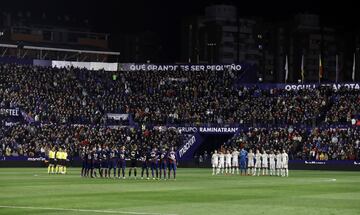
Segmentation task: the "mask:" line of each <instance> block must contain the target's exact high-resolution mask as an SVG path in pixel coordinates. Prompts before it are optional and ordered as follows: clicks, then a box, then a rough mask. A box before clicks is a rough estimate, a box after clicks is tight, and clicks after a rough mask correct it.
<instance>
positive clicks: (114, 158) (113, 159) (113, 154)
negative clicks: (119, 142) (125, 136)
mask: <svg viewBox="0 0 360 215" xmlns="http://www.w3.org/2000/svg"><path fill="white" fill-rule="evenodd" d="M118 160H119V153H118V150H117V149H116V148H115V147H113V148H112V149H111V151H110V162H109V177H110V175H111V169H114V178H115V177H116V166H117V163H118Z"/></svg>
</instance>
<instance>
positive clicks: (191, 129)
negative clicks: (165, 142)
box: [175, 126, 239, 134]
mask: <svg viewBox="0 0 360 215" xmlns="http://www.w3.org/2000/svg"><path fill="white" fill-rule="evenodd" d="M175 128H176V129H177V130H178V131H179V132H181V133H185V134H186V133H196V132H199V133H201V134H204V133H206V134H235V133H236V132H237V131H238V130H239V128H238V127H207V126H180V127H175Z"/></svg>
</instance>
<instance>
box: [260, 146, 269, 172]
mask: <svg viewBox="0 0 360 215" xmlns="http://www.w3.org/2000/svg"><path fill="white" fill-rule="evenodd" d="M268 157H269V156H268V154H267V153H266V151H265V150H264V151H263V153H262V154H261V167H262V175H268V167H269V166H268Z"/></svg>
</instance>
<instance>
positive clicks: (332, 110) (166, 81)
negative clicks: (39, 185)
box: [0, 64, 360, 159]
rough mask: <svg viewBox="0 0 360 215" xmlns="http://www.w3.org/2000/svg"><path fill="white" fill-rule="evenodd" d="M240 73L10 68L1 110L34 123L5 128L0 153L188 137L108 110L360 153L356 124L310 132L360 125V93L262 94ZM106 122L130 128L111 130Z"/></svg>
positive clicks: (326, 155)
mask: <svg viewBox="0 0 360 215" xmlns="http://www.w3.org/2000/svg"><path fill="white" fill-rule="evenodd" d="M237 79H238V74H236V73H235V72H232V71H223V72H216V71H197V72H190V71H180V70H179V71H172V72H162V71H147V72H144V71H117V72H108V71H89V70H85V69H77V68H61V69H60V68H50V67H36V66H23V65H14V64H3V65H0V108H19V110H21V112H22V113H23V115H24V116H27V117H28V118H31V119H33V121H35V123H34V124H32V125H28V124H23V123H20V124H18V125H16V126H13V127H9V128H6V127H4V126H3V125H2V127H1V129H0V132H1V133H0V138H1V139H0V154H2V155H6V156H9V155H12V156H19V155H26V156H30V157H32V156H40V155H41V156H42V155H44V153H46V151H47V150H48V149H49V147H50V145H53V144H54V145H62V146H66V148H67V149H68V150H69V151H70V155H76V153H77V150H78V146H79V145H81V144H105V145H109V146H113V145H119V144H125V145H129V144H130V145H131V144H139V147H140V148H141V147H142V146H144V147H148V146H149V147H152V146H153V145H158V146H159V147H169V145H174V146H179V145H180V144H181V143H182V140H181V139H182V138H184V137H183V135H181V134H179V133H177V132H175V131H169V130H167V131H159V130H155V129H152V130H146V129H140V130H139V129H135V128H132V127H126V125H129V121H128V120H122V121H117V120H114V119H108V118H107V117H106V114H107V113H119V114H120V113H121V114H128V115H129V116H130V117H129V118H130V119H131V120H133V122H135V124H138V125H139V127H141V126H142V125H165V124H168V125H169V124H188V125H190V124H191V125H199V124H217V125H223V124H232V125H243V127H244V128H245V127H254V128H250V129H249V130H248V131H246V132H240V133H239V134H238V135H236V136H234V138H232V139H231V140H230V143H237V142H239V141H240V142H241V144H245V145H246V147H265V148H267V149H271V148H278V147H285V149H287V150H288V151H289V152H290V153H289V154H290V156H292V158H301V159H353V158H355V157H356V158H359V155H358V154H359V136H360V135H359V130H358V129H357V128H354V127H349V128H348V129H347V130H341V129H335V130H332V129H314V130H312V131H311V132H309V130H308V129H309V128H314V127H316V126H320V125H322V126H332V125H338V124H347V125H351V124H354V120H355V119H358V118H359V112H360V91H359V90H354V89H352V90H349V89H345V88H344V89H340V90H334V89H330V88H316V89H303V90H297V91H287V90H282V89H268V90H263V89H259V88H246V87H237V86H238V85H237V84H236V81H237ZM36 122H38V123H36ZM109 123H110V124H117V125H122V126H124V127H121V128H106V127H105V125H108V124H109ZM288 126H293V127H288ZM135 127H136V126H135ZM256 127H257V128H256ZM262 127H266V128H262ZM300 127H303V128H300Z"/></svg>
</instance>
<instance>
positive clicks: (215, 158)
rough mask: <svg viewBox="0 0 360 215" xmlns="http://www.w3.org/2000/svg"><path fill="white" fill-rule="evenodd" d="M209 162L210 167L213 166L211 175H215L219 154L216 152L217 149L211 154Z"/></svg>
mask: <svg viewBox="0 0 360 215" xmlns="http://www.w3.org/2000/svg"><path fill="white" fill-rule="evenodd" d="M211 164H212V168H213V173H212V174H213V175H215V173H216V168H217V167H218V166H219V154H218V153H217V151H216V150H215V151H214V153H213V154H212V156H211Z"/></svg>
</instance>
